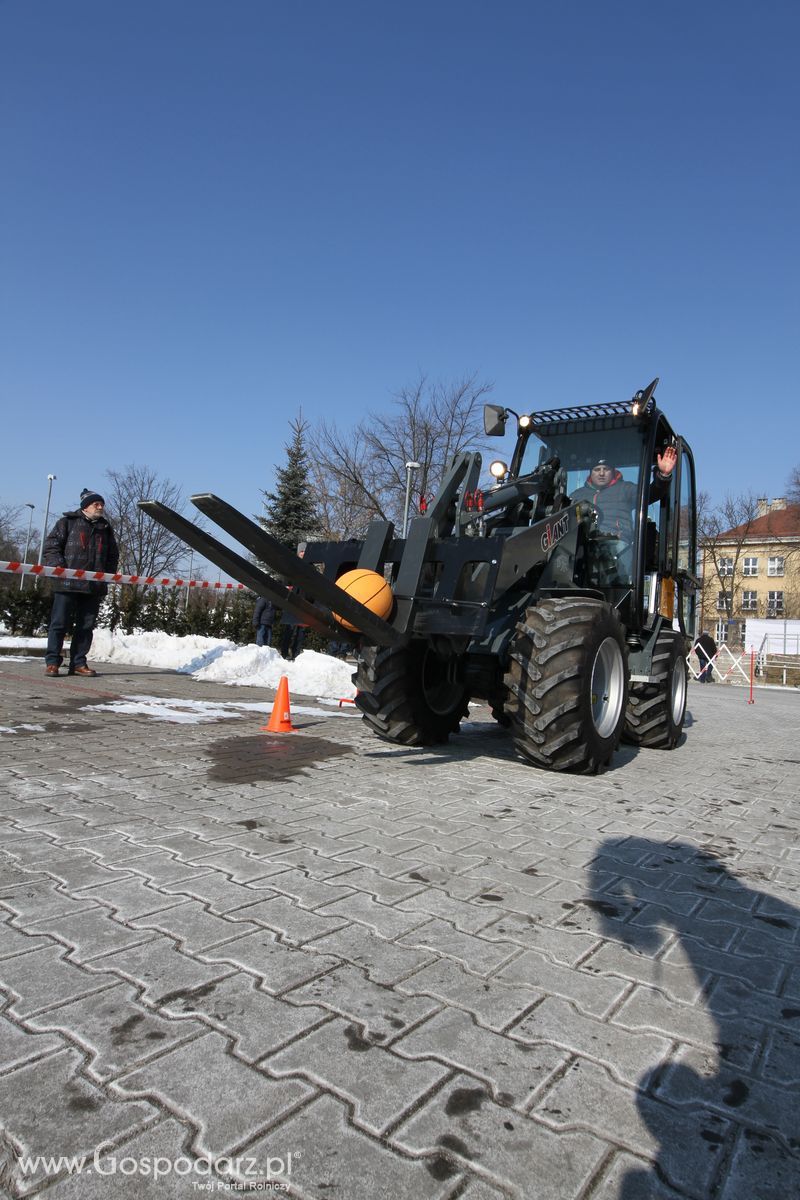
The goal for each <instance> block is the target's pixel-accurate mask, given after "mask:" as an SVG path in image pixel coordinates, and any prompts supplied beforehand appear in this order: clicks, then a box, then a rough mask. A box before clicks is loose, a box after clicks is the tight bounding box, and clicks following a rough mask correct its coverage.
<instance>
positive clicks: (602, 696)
mask: <svg viewBox="0 0 800 1200" xmlns="http://www.w3.org/2000/svg"><path fill="white" fill-rule="evenodd" d="M504 682H505V686H506V702H505V706H504V708H505V712H506V713H507V715H508V716H509V717H510V718H511V731H512V735H513V737H514V744H515V746H516V749H517V750H518V751H519V753H520V754H522V755H523V757H524V758H527V759H528V760H529V761H530V762H532V763H534V764H535V765H536V766H538V767H545V768H547V769H548V770H551V771H574V772H577V773H580V774H593V773H595V772H597V771H599V770H601V769H602V768H603V767H604V766H606V765H607V764H608V762H609V761H610V760H611V757H612V755H613V753H614V751H615V750H616V748H617V746H618V745H619V741H620V737H621V736H622V727H623V724H624V721H625V706H626V702H627V698H628V662H627V651H626V647H625V636H624V633H623V629H622V625H621V623H620V620H619V617H618V616H617V614H616V612H615V611H614V609H613V608H612V607H611V606H610V605H608V604H605V603H604V602H602V601H600V600H592V599H584V598H576V599H574V600H572V599H565V598H553V599H548V600H543V601H542V602H541V604H538V605H535V606H534V607H532V608H529V609H528V610H527V612H526V613H525V616H524V618H523V620H522V621H520V623H519V625H518V626H517V630H516V633H515V634H514V638H513V640H512V643H511V651H510V661H509V666H508V670H507V671H506V674H505V679H504Z"/></svg>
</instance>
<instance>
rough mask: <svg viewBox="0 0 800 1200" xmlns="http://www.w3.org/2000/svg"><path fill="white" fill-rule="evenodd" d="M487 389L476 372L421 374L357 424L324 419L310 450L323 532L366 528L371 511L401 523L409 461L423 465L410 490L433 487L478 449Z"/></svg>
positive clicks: (343, 533)
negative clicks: (433, 377) (464, 453)
mask: <svg viewBox="0 0 800 1200" xmlns="http://www.w3.org/2000/svg"><path fill="white" fill-rule="evenodd" d="M490 391H491V384H488V383H480V382H479V381H478V380H477V378H476V376H475V375H470V376H468V377H466V378H464V379H462V380H460V381H458V382H456V383H451V384H445V383H440V382H434V383H431V382H429V381H428V379H427V378H426V377H425V376H424V375H422V376H420V378H419V379H418V380H417V382H416V383H415V384H413V385H411V386H409V387H404V388H401V390H400V391H399V392H398V393H397V394H396V395H395V397H394V399H393V403H392V407H391V410H390V411H389V412H386V413H370V414H368V416H367V417H365V418H364V419H363V420H361V421H360V422H359V423H358V424H357V425H356V426H355V428H354V429H351V430H347V431H344V432H343V431H341V430H339V429H337V427H336V426H335V425H333V424H331V425H329V424H327V423H325V422H323V423H322V424H321V425H320V426H319V427H318V429H317V430H316V431H315V438H314V439H313V440H312V443H311V445H310V447H309V457H310V459H311V470H312V475H313V478H314V481H315V484H316V487H317V492H318V497H319V507H320V515H321V517H322V520H323V523H324V525H325V533H326V536H328V537H337V538H346V537H356V536H360V535H363V533H364V530H365V528H366V526H367V525H368V524H369V522H370V521H371V520H372V519H373V518H375V517H380V518H382V519H384V520H392V521H395V523H399V521H400V519H401V517H402V513H403V507H404V503H405V492H406V465H405V464H406V463H407V462H418V463H419V464H420V466H419V470H418V471H416V472H415V477H414V493H415V495H416V496H419V495H424V496H426V497H427V496H429V495H430V494H431V493H434V492H435V491H436V490H437V488H438V486H439V484H440V483H441V481H442V478H443V477H444V475H445V473H446V471H447V469H448V467H449V466H450V463H451V461H452V459H453V456H454V455H455V454H457V453H458V452H459V451H461V450H464V449H467V448H469V449H483V447H484V443H483V436H484V435H483V419H482V405H483V400H484V398H485V397H486V396H487V395H488V393H489V392H490Z"/></svg>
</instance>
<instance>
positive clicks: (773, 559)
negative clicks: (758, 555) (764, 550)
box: [767, 554, 785, 575]
mask: <svg viewBox="0 0 800 1200" xmlns="http://www.w3.org/2000/svg"><path fill="white" fill-rule="evenodd" d="M784 561H785V560H784V558H783V556H782V555H780V554H775V555H770V559H769V563H768V564H767V574H768V575H782V574H783V564H784Z"/></svg>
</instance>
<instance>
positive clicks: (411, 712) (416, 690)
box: [353, 641, 469, 746]
mask: <svg viewBox="0 0 800 1200" xmlns="http://www.w3.org/2000/svg"><path fill="white" fill-rule="evenodd" d="M461 668H462V663H461V660H460V659H459V658H458V657H457V656H451V657H442V656H440V655H438V654H437V653H436V652H435V651H434V650H433V649H432V648H431V647H430V646H429V645H428V643H427V642H422V641H416V642H411V643H409V644H408V645H405V646H401V647H394V646H391V647H385V646H368V647H367V648H366V649H365V650H362V651H361V654H360V655H359V659H358V666H357V669H356V673H355V675H354V676H353V683H354V684H355V685H356V688H357V693H358V694H357V695H356V706H357V707H358V708H359V709H360V710H361V712H362V714H363V717H364V720H365V721H366V723H367V724H368V725H370V726H371V727H372V729H373V730H374V731H375V733H377V735H378V737H381V738H383V739H384V740H385V741H387V742H398V743H399V744H400V745H402V746H431V745H434V744H436V743H437V742H446V741H447V739H448V738H449V736H450V734H451V733H456V732H457V731H458V727H459V725H460V723H461V720H462V718H463V717H465V716H466V715H467V711H468V708H469V704H468V701H469V696H468V694H467V689H466V687H465V685H464V683H463V680H462V679H461Z"/></svg>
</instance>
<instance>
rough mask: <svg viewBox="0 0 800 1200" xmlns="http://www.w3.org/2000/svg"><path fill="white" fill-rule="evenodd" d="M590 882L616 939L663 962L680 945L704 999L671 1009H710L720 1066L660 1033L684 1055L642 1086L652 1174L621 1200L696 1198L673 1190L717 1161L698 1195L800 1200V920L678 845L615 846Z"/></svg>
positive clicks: (709, 857)
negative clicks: (690, 1168)
mask: <svg viewBox="0 0 800 1200" xmlns="http://www.w3.org/2000/svg"><path fill="white" fill-rule="evenodd" d="M592 883H593V886H592V893H591V898H589V899H588V901H587V903H588V904H589V905H590V906H591V907H592V908H593V909H594V910H595V911H596V912H597V913H598V914H599V915H600V919H601V921H602V924H603V929H604V933H605V934H606V936H608V937H609V938H613V939H614V940H615V941H617V942H621V943H622V944H623V945H626V946H628V947H629V948H630V949H632V950H633V951H635V952H639V953H641V954H643V955H645V956H647V957H648V958H656V959H658V958H659V956H661V955H662V954H663V952H664V951H666V950H667V949H668V948H669V947H670V945H671V944H673V943H674V942H675V939H676V935H677V940H678V942H679V943H680V948H681V950H682V951H683V957H684V961H686V960H688V962H689V963H690V964H691V968H692V970H693V972H694V974H695V976H696V979H697V983H698V993H699V998H698V1001H696V1003H695V1005H694V1006H689V1005H687V1004H685V1003H684V1004H683V1005H679V1004H677V1003H676V1002H675V1001H673V1002H672V1003H671V1005H670V1008H671V1009H672V1010H674V1012H675V1013H676V1014H677V1015H678V1017H679V1019H680V1020H687V1021H689V1022H690V1021H691V1015H692V1013H693V1012H694V1011H696V1010H697V1008H699V1007H700V1005H701V1004H703V1005H704V1007H705V1012H706V1014H707V1016H709V1017H710V1018H711V1020H712V1021H713V1023H714V1026H715V1040H716V1057H712V1056H710V1055H709V1053H708V1050H707V1049H706V1050H703V1049H702V1048H701V1047H700V1046H697V1045H694V1046H693V1045H687V1044H686V1042H685V1041H684V1039H683V1037H682V1036H681V1032H680V1031H679V1030H678V1029H677V1027H676V1031H675V1032H673V1033H670V1031H669V1030H665V1031H664V1032H666V1033H667V1035H668V1036H671V1037H673V1038H674V1039H676V1040H678V1041H680V1042H681V1043H682V1047H681V1049H680V1050H679V1051H678V1052H675V1051H673V1053H672V1054H671V1055H670V1056H669V1058H668V1060H667V1061H666V1062H663V1063H660V1064H659V1065H658V1066H657V1067H655V1068H654V1069H653V1070H651V1071H649V1072H647V1073H646V1074H645V1075H644V1076H643V1077H642V1079H641V1080H640V1081H639V1089H638V1097H637V1106H638V1108H639V1113H640V1116H641V1118H642V1121H643V1122H644V1124H645V1125H646V1126H647V1127H648V1128H649V1130H650V1132H651V1133H652V1134H653V1136H654V1137H655V1139H656V1140H657V1142H658V1143H659V1150H658V1155H657V1159H656V1163H655V1164H654V1167H653V1170H652V1171H635V1170H634V1171H629V1172H628V1173H627V1174H626V1176H625V1179H624V1184H623V1187H622V1190H621V1192H620V1200H645V1198H647V1200H653V1198H655V1197H662V1196H663V1197H667V1196H673V1195H676V1194H677V1195H681V1196H683V1195H686V1194H690V1195H694V1194H695V1193H694V1191H690V1192H689V1193H687V1192H685V1191H682V1190H680V1188H679V1187H678V1188H677V1191H676V1192H673V1191H672V1189H671V1188H670V1187H664V1186H663V1185H664V1184H665V1183H667V1182H669V1183H671V1184H672V1185H673V1186H677V1185H676V1180H678V1179H681V1178H685V1176H686V1163H687V1160H689V1161H691V1160H694V1161H695V1162H697V1163H702V1162H705V1163H708V1160H709V1154H710V1153H713V1154H714V1155H716V1156H717V1161H716V1162H715V1164H714V1174H713V1175H712V1177H711V1179H710V1180H709V1183H708V1190H707V1191H704V1190H703V1187H702V1185H701V1184H700V1181H699V1180H698V1185H697V1186H698V1189H699V1190H698V1191H697V1195H708V1196H715V1197H716V1196H720V1197H721V1198H723V1200H728V1197H731V1200H733V1197H736V1198H737V1200H739V1198H740V1197H741V1198H742V1200H744V1198H745V1197H746V1198H747V1200H777V1198H778V1197H781V1198H784V1197H785V1198H786V1200H788V1198H789V1197H790V1196H791V1197H796V1196H800V1101H799V1100H798V1087H799V1086H800V947H799V946H798V931H800V912H798V909H796V908H795V907H793V906H792V905H790V904H787V903H786V902H785V901H782V900H779V899H776V898H775V897H773V896H770V895H769V894H768V893H767V892H763V891H759V890H757V889H756V888H750V887H748V886H747V885H746V884H745V883H743V882H742V880H741V879H739V878H737V876H736V875H734V874H733V873H732V872H731V871H730V870H729V869H728V868H727V867H726V866H725V865H724V864H723V863H722V862H720V860H719V859H718V858H716V857H715V855H713V854H711V853H709V852H707V851H704V850H701V849H698V848H697V847H696V846H691V845H688V844H686V843H681V842H678V843H669V842H659V841H650V840H648V839H645V838H620V839H615V840H610V841H606V842H604V843H603V845H602V847H601V849H600V851H599V853H598V855H597V856H596V858H595V860H594V862H593V864H592ZM655 986H656V987H657V986H658V984H656V985H655ZM664 987H665V988H666V987H668V983H666V982H665V984H664ZM622 1023H623V1024H624V1020H623V1022H622ZM665 1023H666V1022H665ZM656 1027H657V1028H658V1029H659V1031H661V1027H660V1025H659V1024H658V1021H656ZM690 1036H691V1035H690ZM687 1118H689V1123H688V1128H690V1129H691V1130H692V1133H691V1135H690V1137H689V1138H688V1140H687V1132H686V1131H687Z"/></svg>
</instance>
